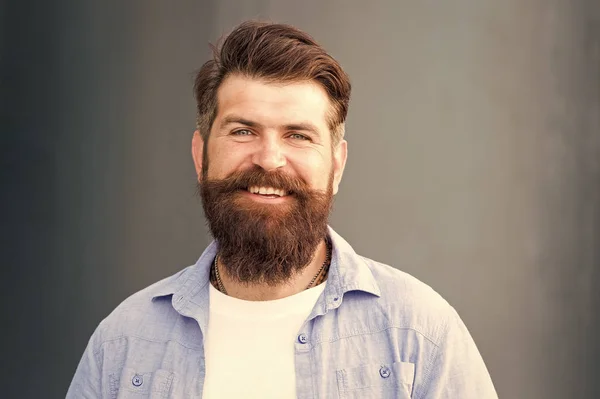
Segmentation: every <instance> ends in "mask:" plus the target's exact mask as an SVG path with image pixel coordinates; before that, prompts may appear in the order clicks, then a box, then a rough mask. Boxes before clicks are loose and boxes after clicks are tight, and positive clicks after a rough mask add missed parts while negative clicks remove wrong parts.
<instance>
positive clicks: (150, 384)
mask: <svg viewBox="0 0 600 399" xmlns="http://www.w3.org/2000/svg"><path fill="white" fill-rule="evenodd" d="M173 378H174V375H173V373H172V372H170V371H167V370H156V371H154V372H141V371H139V370H133V369H129V368H124V369H123V370H122V371H121V375H118V374H110V382H109V383H110V387H109V391H110V398H111V399H140V398H151V399H155V398H156V399H159V398H160V399H164V398H169V395H170V393H171V389H172V385H173Z"/></svg>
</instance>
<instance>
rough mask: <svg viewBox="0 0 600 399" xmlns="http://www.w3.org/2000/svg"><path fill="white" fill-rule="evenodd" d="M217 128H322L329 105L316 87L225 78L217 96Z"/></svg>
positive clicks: (294, 83) (297, 83)
mask: <svg viewBox="0 0 600 399" xmlns="http://www.w3.org/2000/svg"><path fill="white" fill-rule="evenodd" d="M217 101H218V105H217V112H218V115H217V119H218V120H219V125H224V124H228V123H233V122H235V121H239V120H246V121H253V122H255V123H261V121H263V123H267V121H271V122H277V123H286V124H295V125H306V124H313V125H315V124H317V125H322V124H326V122H327V120H326V119H327V116H328V113H329V110H330V106H331V105H330V101H329V98H328V96H327V93H326V92H325V90H324V89H323V88H322V87H321V86H320V85H319V84H317V83H314V82H310V81H304V82H283V83H280V82H267V81H263V80H259V79H251V78H244V77H238V76H235V77H228V78H227V79H226V80H225V81H224V82H223V84H222V85H221V87H220V88H219V91H218V95H217Z"/></svg>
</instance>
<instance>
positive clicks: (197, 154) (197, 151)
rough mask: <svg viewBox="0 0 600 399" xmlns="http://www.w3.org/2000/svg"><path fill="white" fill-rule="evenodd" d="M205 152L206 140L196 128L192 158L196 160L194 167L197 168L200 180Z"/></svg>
mask: <svg viewBox="0 0 600 399" xmlns="http://www.w3.org/2000/svg"><path fill="white" fill-rule="evenodd" d="M203 153H204V140H203V139H202V135H200V131H199V130H196V131H195V132H194V136H193V137H192V159H193V160H194V167H195V168H196V176H197V179H198V181H200V179H201V178H202V158H203Z"/></svg>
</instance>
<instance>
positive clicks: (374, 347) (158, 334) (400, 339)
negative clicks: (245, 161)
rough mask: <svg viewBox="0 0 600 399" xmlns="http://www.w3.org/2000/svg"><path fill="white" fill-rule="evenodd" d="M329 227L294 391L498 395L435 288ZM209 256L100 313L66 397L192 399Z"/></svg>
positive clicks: (197, 386)
mask: <svg viewBox="0 0 600 399" xmlns="http://www.w3.org/2000/svg"><path fill="white" fill-rule="evenodd" d="M329 234H330V237H331V240H332V243H333V254H332V262H331V267H330V271H329V276H328V279H327V283H326V287H325V290H324V292H323V293H322V295H321V296H320V297H319V299H318V300H317V302H316V304H315V306H314V308H313V310H312V312H311V314H310V315H309V317H308V318H307V320H306V322H305V323H304V324H303V326H302V327H301V329H300V331H298V334H297V336H296V337H291V338H290V339H294V340H295V344H294V345H295V364H296V392H297V397H298V398H414V399H423V398H459V399H488V398H489V399H491V398H497V394H496V392H495V390H494V386H493V384H492V381H491V379H490V375H489V373H488V371H487V369H486V367H485V364H484V362H483V360H482V358H481V355H480V354H479V351H478V350H477V347H476V346H475V343H474V342H473V339H472V338H471V335H470V334H469V332H468V331H467V328H466V327H465V325H464V323H463V322H462V321H461V319H460V317H459V316H458V314H457V313H456V311H455V310H454V309H453V308H452V307H451V306H450V305H449V304H448V303H447V302H446V301H445V300H444V299H443V298H441V297H440V295H438V294H437V293H436V292H435V291H433V290H432V289H431V288H430V287H428V286H427V285H425V284H423V283H422V282H420V281H418V280H417V279H415V278H414V277H412V276H410V275H408V274H406V273H403V272H401V271H399V270H396V269H394V268H392V267H390V266H387V265H383V264H381V263H377V262H375V261H372V260H370V259H367V258H364V257H361V256H359V255H357V254H356V253H355V252H354V250H353V249H352V247H351V246H350V245H349V244H348V243H347V242H346V241H344V239H343V238H341V237H340V236H339V235H338V234H336V233H335V232H334V231H333V229H331V228H330V229H329ZM216 253H217V245H216V244H215V243H214V242H213V243H212V244H211V245H210V246H209V247H208V248H207V249H206V250H205V251H204V253H203V254H202V256H201V257H200V259H199V260H198V262H197V263H196V264H195V265H193V266H190V267H188V268H186V269H184V270H182V271H181V272H179V273H177V274H175V275H174V276H171V277H168V278H166V279H164V280H162V281H160V282H158V283H156V284H154V285H152V286H150V287H148V288H146V289H144V290H142V291H140V292H138V293H136V294H134V295H132V296H131V297H129V298H128V299H126V300H125V301H124V302H123V303H121V305H119V306H118V307H117V308H116V309H115V310H114V311H113V312H112V313H111V314H110V315H109V316H108V317H107V318H106V319H104V320H103V321H102V322H101V323H100V325H99V326H98V328H97V329H96V331H95V332H94V334H93V335H92V337H91V338H90V341H89V343H88V346H87V348H86V350H85V353H84V354H83V357H82V359H81V361H80V363H79V366H78V367H77V371H76V372H75V376H74V378H73V381H72V382H71V386H70V387H69V391H68V393H67V398H77V399H80V398H146V397H150V398H200V397H202V389H203V385H204V376H205V359H204V347H203V341H204V335H203V332H206V331H207V326H208V322H209V320H208V315H209V303H208V300H209V289H208V287H209V268H210V265H211V263H212V261H213V259H214V257H215V255H216ZM248 344H250V345H251V344H252V343H251V342H249V343H248ZM268 349H269V348H265V350H268ZM231 383H232V384H235V381H231Z"/></svg>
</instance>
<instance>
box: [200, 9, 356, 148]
mask: <svg viewBox="0 0 600 399" xmlns="http://www.w3.org/2000/svg"><path fill="white" fill-rule="evenodd" d="M211 48H212V50H213V59H211V60H209V61H207V62H206V63H204V65H202V67H201V68H200V71H199V72H198V73H197V75H196V79H195V83H194V95H195V97H196V103H197V107H198V109H197V111H198V115H197V121H196V123H197V128H198V130H199V131H200V134H201V136H202V139H203V140H204V141H205V142H206V141H207V140H208V136H209V134H210V129H211V127H212V124H213V122H214V120H215V117H216V115H217V91H218V89H219V86H220V85H221V83H222V82H223V81H224V79H225V78H226V77H227V76H229V75H233V74H239V75H241V76H244V77H248V78H255V79H260V80H263V81H266V82H273V83H279V82H300V81H314V82H316V83H318V84H320V85H321V86H322V87H323V89H325V91H326V92H327V95H328V96H329V100H330V102H331V104H332V109H331V110H330V112H329V113H328V119H329V120H328V124H329V129H330V131H331V134H332V142H333V145H334V146H336V145H337V144H338V143H339V142H340V141H341V140H342V138H343V136H344V122H345V121H346V115H347V113H348V103H349V101H350V91H351V86H350V79H349V78H348V75H347V74H346V73H345V72H344V71H343V70H342V68H341V66H340V65H339V63H338V62H337V61H336V60H335V59H334V58H333V57H331V56H330V55H329V54H327V52H326V51H325V50H324V49H323V48H322V47H321V46H320V45H319V44H317V42H316V41H315V40H314V39H313V38H312V37H310V36H309V35H308V34H306V33H304V32H302V31H300V30H299V29H297V28H294V27H293V26H289V25H284V24H274V23H266V22H257V21H247V22H244V23H242V24H241V25H239V26H238V27H236V28H235V29H234V30H233V31H232V32H231V33H230V34H229V35H228V36H227V37H226V38H225V39H224V40H223V41H222V44H221V45H220V46H212V45H211Z"/></svg>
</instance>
